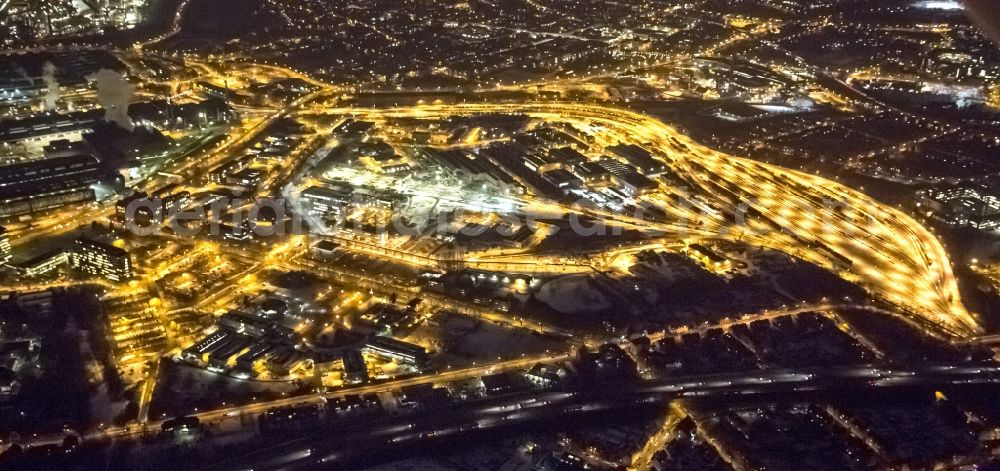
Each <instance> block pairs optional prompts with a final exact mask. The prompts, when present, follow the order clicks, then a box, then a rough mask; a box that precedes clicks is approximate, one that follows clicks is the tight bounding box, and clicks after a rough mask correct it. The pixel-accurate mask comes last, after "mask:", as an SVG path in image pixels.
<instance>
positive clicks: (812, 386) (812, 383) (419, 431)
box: [212, 365, 1000, 470]
mask: <svg viewBox="0 0 1000 471" xmlns="http://www.w3.org/2000/svg"><path fill="white" fill-rule="evenodd" d="M592 386H593V385H591V387H587V388H586V389H585V390H565V391H549V392H538V391H535V392H529V393H519V394H511V395H506V396H500V397H496V398H491V399H487V400H483V401H476V402H470V403H466V404H461V405H456V406H452V407H451V408H449V409H448V414H441V413H440V412H436V411H433V410H431V411H428V412H425V413H417V414H413V415H407V416H403V417H396V418H388V419H382V420H376V421H374V422H373V421H369V420H364V421H360V422H358V421H354V422H347V423H344V424H337V425H334V427H336V429H337V430H338V433H333V434H331V433H328V432H326V431H325V430H323V429H321V430H319V431H317V433H316V434H314V435H312V436H308V437H304V438H298V439H294V440H289V441H285V442H280V443H276V444H274V445H272V446H268V447H266V448H264V449H262V450H258V451H256V452H253V453H251V454H248V455H245V456H242V457H235V458H232V459H228V460H225V461H223V462H219V463H215V464H214V465H213V466H212V469H225V470H247V469H255V470H271V469H273V470H278V469H281V470H304V469H328V468H331V467H334V466H348V465H349V464H351V463H352V462H355V463H356V462H361V463H370V462H372V461H375V462H377V461H379V460H380V459H383V458H382V457H383V456H384V455H383V453H385V454H388V455H389V456H393V453H399V452H403V453H405V451H406V450H413V449H417V450H419V448H418V445H428V444H433V443H434V442H435V441H438V440H439V439H455V438H457V437H459V436H462V435H472V434H477V433H479V432H486V431H490V430H493V431H500V430H503V429H511V430H518V429H520V428H522V427H525V426H528V425H529V424H531V423H533V422H538V421H551V420H567V418H568V417H574V416H583V415H587V414H593V413H601V412H609V413H614V412H615V411H623V410H625V409H631V410H634V409H635V408H638V407H643V406H651V405H656V404H663V403H666V402H668V401H670V400H673V399H684V398H702V399H708V398H723V397H725V398H753V397H757V396H767V395H780V396H781V397H786V398H787V397H795V396H796V395H803V394H822V393H824V392H830V391H845V390H869V391H872V390H879V389H891V388H912V387H941V388H946V389H948V388H962V387H964V386H974V387H975V386H978V387H986V388H990V390H991V391H992V390H997V389H998V388H1000V368H998V367H995V366H954V365H929V366H924V367H919V368H910V369H890V368H887V367H879V366H869V365H861V366H854V367H844V368H835V369H830V368H806V369H781V370H767V371H750V372H742V373H727V374H719V375H710V376H696V377H685V378H671V379H668V380H657V381H644V382H635V383H615V384H601V385H600V386H601V387H592ZM347 431H349V432H350V433H345V432H347Z"/></svg>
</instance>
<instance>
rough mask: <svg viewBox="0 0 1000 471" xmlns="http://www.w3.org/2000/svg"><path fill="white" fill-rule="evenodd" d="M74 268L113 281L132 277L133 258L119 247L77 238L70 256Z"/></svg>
mask: <svg viewBox="0 0 1000 471" xmlns="http://www.w3.org/2000/svg"><path fill="white" fill-rule="evenodd" d="M70 264H71V265H72V266H73V268H76V269H78V270H81V271H83V272H85V273H89V274H91V275H96V276H101V277H104V278H107V279H109V280H111V281H124V280H128V279H130V278H132V258H131V257H130V256H129V254H128V252H126V251H125V250H124V249H120V248H118V247H115V246H112V245H108V244H102V243H100V242H96V241H93V240H89V239H77V240H76V242H75V243H74V245H73V253H72V255H71V257H70Z"/></svg>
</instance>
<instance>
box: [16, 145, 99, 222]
mask: <svg viewBox="0 0 1000 471" xmlns="http://www.w3.org/2000/svg"><path fill="white" fill-rule="evenodd" d="M102 177H104V172H103V171H102V167H101V164H100V162H99V161H98V160H97V159H96V158H95V157H94V156H92V155H75V156H70V157H57V158H52V159H45V160H33V161H28V162H22V163H16V164H13V165H7V166H4V167H0V217H9V216H17V215H20V214H27V213H32V212H35V211H41V210H45V209H49V208H54V207H56V206H61V205H64V204H71V203H79V202H84V201H92V200H93V199H94V190H93V189H92V188H91V186H92V185H94V184H95V183H97V182H98V181H100V180H101V179H102Z"/></svg>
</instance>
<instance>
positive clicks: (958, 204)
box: [917, 185, 1000, 230]
mask: <svg viewBox="0 0 1000 471" xmlns="http://www.w3.org/2000/svg"><path fill="white" fill-rule="evenodd" d="M917 207H918V208H920V209H921V210H923V211H928V212H930V215H931V217H933V218H934V219H937V220H939V221H941V222H943V223H945V224H948V225H951V226H958V227H972V228H975V229H983V230H992V229H997V228H1000V197H998V196H997V195H994V194H992V193H990V192H989V191H988V190H987V189H985V188H979V187H974V186H969V185H957V186H953V187H949V188H943V189H932V190H923V191H920V192H918V194H917Z"/></svg>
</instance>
